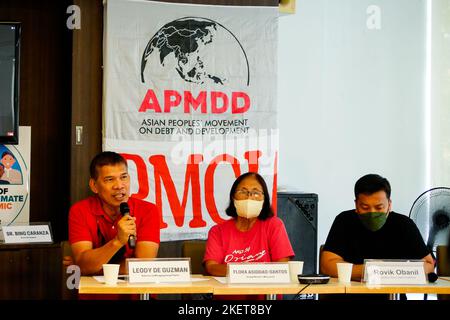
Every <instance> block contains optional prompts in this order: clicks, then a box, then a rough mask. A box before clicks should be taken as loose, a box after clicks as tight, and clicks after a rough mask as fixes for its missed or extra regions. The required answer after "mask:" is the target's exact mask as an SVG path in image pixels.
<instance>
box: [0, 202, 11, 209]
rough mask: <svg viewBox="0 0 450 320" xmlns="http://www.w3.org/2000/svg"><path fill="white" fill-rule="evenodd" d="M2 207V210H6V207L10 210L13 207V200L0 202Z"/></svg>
mask: <svg viewBox="0 0 450 320" xmlns="http://www.w3.org/2000/svg"><path fill="white" fill-rule="evenodd" d="M0 209H2V210H6V209H8V210H10V209H12V203H11V202H8V203H6V202H3V203H0Z"/></svg>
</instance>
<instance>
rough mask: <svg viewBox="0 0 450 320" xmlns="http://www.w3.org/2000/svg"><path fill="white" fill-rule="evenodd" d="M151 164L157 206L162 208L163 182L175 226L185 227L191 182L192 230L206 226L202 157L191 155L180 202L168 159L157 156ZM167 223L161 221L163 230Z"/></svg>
mask: <svg viewBox="0 0 450 320" xmlns="http://www.w3.org/2000/svg"><path fill="white" fill-rule="evenodd" d="M149 161H150V163H151V164H152V165H153V167H154V175H155V193H156V197H155V198H156V206H158V207H159V208H162V188H161V180H162V182H163V184H164V187H165V189H166V195H167V199H168V201H169V206H170V209H171V211H172V214H173V218H174V221H175V224H176V225H177V226H178V227H181V226H183V224H184V216H185V210H186V203H187V199H188V191H189V188H188V185H189V182H191V188H192V193H191V194H192V211H193V213H192V215H193V218H192V220H191V221H190V222H189V226H190V227H191V228H200V227H204V226H206V222H205V221H204V220H203V219H202V212H201V199H200V170H199V164H200V163H201V162H202V161H203V156H202V155H195V154H193V155H190V157H189V161H188V164H187V167H186V174H185V177H184V192H183V198H182V201H181V203H180V200H179V198H178V196H177V191H176V188H175V184H174V183H173V179H172V177H171V175H170V172H169V168H168V167H167V163H166V158H165V156H163V155H155V156H151V157H150V158H149ZM166 227H167V223H165V222H164V221H163V219H161V229H163V228H166Z"/></svg>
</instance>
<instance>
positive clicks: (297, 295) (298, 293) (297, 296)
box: [292, 283, 311, 300]
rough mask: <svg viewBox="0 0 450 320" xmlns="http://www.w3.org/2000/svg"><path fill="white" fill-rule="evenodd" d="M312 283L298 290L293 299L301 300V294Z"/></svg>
mask: <svg viewBox="0 0 450 320" xmlns="http://www.w3.org/2000/svg"><path fill="white" fill-rule="evenodd" d="M310 285H311V283H308V284H307V285H306V286H304V287H303V288H302V289H301V290H300V291H299V292H297V294H296V295H295V296H294V297H293V298H292V300H300V299H299V298H300V295H301V293H302V292H303V291H304V290H305V289H306V288H308V287H309V286H310Z"/></svg>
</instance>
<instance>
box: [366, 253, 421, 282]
mask: <svg viewBox="0 0 450 320" xmlns="http://www.w3.org/2000/svg"><path fill="white" fill-rule="evenodd" d="M363 282H366V283H367V285H408V284H409V285H411V284H426V283H427V278H426V275H425V262H424V261H422V260H375V259H366V260H364V275H363Z"/></svg>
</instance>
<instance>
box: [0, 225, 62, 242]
mask: <svg viewBox="0 0 450 320" xmlns="http://www.w3.org/2000/svg"><path fill="white" fill-rule="evenodd" d="M2 231H3V237H4V241H5V243H52V242H53V241H52V235H51V232H50V226H49V225H48V224H33V225H16V226H3V228H2Z"/></svg>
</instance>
